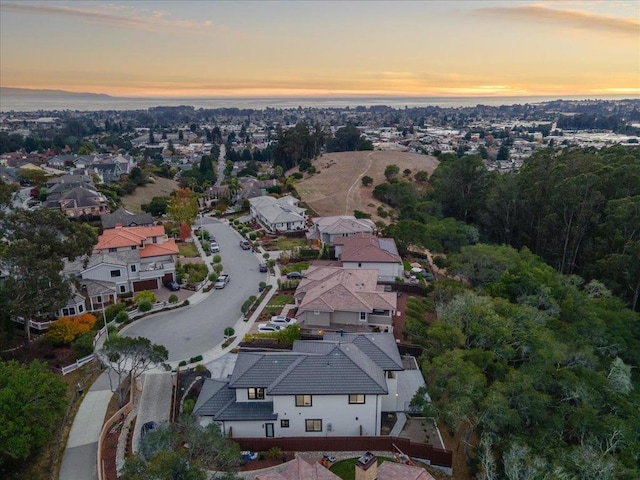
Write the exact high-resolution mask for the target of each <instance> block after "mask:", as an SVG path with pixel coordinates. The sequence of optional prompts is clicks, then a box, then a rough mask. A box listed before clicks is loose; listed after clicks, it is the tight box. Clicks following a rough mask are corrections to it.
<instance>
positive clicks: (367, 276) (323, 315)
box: [294, 266, 398, 331]
mask: <svg viewBox="0 0 640 480" xmlns="http://www.w3.org/2000/svg"><path fill="white" fill-rule="evenodd" d="M294 298H295V301H296V305H297V307H298V313H297V317H298V320H299V322H300V324H301V325H303V326H305V327H316V328H317V327H321V328H327V327H330V328H333V329H344V330H350V329H355V330H357V329H362V328H367V329H378V330H382V331H391V329H392V323H393V316H394V315H395V312H396V307H397V302H398V297H397V294H396V293H394V292H385V291H384V287H383V286H381V285H378V270H374V269H365V268H361V269H358V268H343V267H334V266H311V267H310V268H309V269H308V270H306V271H305V273H304V278H303V279H302V280H301V281H300V283H299V284H298V287H297V288H296V291H295V293H294Z"/></svg>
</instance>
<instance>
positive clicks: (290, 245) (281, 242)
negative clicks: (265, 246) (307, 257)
mask: <svg viewBox="0 0 640 480" xmlns="http://www.w3.org/2000/svg"><path fill="white" fill-rule="evenodd" d="M276 245H277V247H278V250H293V249H295V248H305V247H306V246H307V241H306V240H305V239H304V238H287V237H281V238H278V240H276Z"/></svg>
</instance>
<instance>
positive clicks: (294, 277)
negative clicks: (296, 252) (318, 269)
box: [287, 272, 304, 279]
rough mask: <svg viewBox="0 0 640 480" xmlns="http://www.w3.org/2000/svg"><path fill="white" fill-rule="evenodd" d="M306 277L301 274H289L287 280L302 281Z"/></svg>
mask: <svg viewBox="0 0 640 480" xmlns="http://www.w3.org/2000/svg"><path fill="white" fill-rule="evenodd" d="M303 277H304V275H302V274H301V273H300V272H289V273H287V278H288V279H300V278H303Z"/></svg>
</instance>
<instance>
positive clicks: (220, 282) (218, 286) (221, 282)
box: [213, 275, 230, 289]
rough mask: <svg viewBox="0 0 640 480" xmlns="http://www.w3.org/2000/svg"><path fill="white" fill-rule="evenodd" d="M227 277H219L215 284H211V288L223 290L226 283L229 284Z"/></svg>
mask: <svg viewBox="0 0 640 480" xmlns="http://www.w3.org/2000/svg"><path fill="white" fill-rule="evenodd" d="M229 280H230V278H229V275H220V276H219V277H218V280H216V283H214V284H213V288H215V289H221V288H224V287H225V286H226V285H227V283H229Z"/></svg>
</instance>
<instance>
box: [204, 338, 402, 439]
mask: <svg viewBox="0 0 640 480" xmlns="http://www.w3.org/2000/svg"><path fill="white" fill-rule="evenodd" d="M402 370H403V367H402V359H401V358H400V354H399V353H398V348H397V346H396V342H395V339H394V337H393V335H391V334H388V333H371V334H346V333H345V334H327V335H325V337H324V339H323V340H320V341H302V340H298V341H296V342H295V343H294V345H293V350H292V351H291V352H240V353H239V354H238V359H237V361H236V364H235V367H234V370H233V373H232V374H231V377H230V378H229V379H228V380H215V379H206V380H205V383H204V385H203V387H202V390H201V392H200V395H199V397H198V400H197V402H196V405H195V407H194V410H193V413H194V414H195V415H197V416H198V417H199V418H200V423H201V424H202V425H207V424H208V423H210V422H216V423H218V424H219V425H220V428H221V429H222V431H223V432H224V434H225V435H226V436H228V437H241V438H246V437H250V438H255V437H298V436H322V437H325V436H375V435H380V426H381V412H385V411H395V406H396V393H397V390H398V381H397V372H399V371H402Z"/></svg>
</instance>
